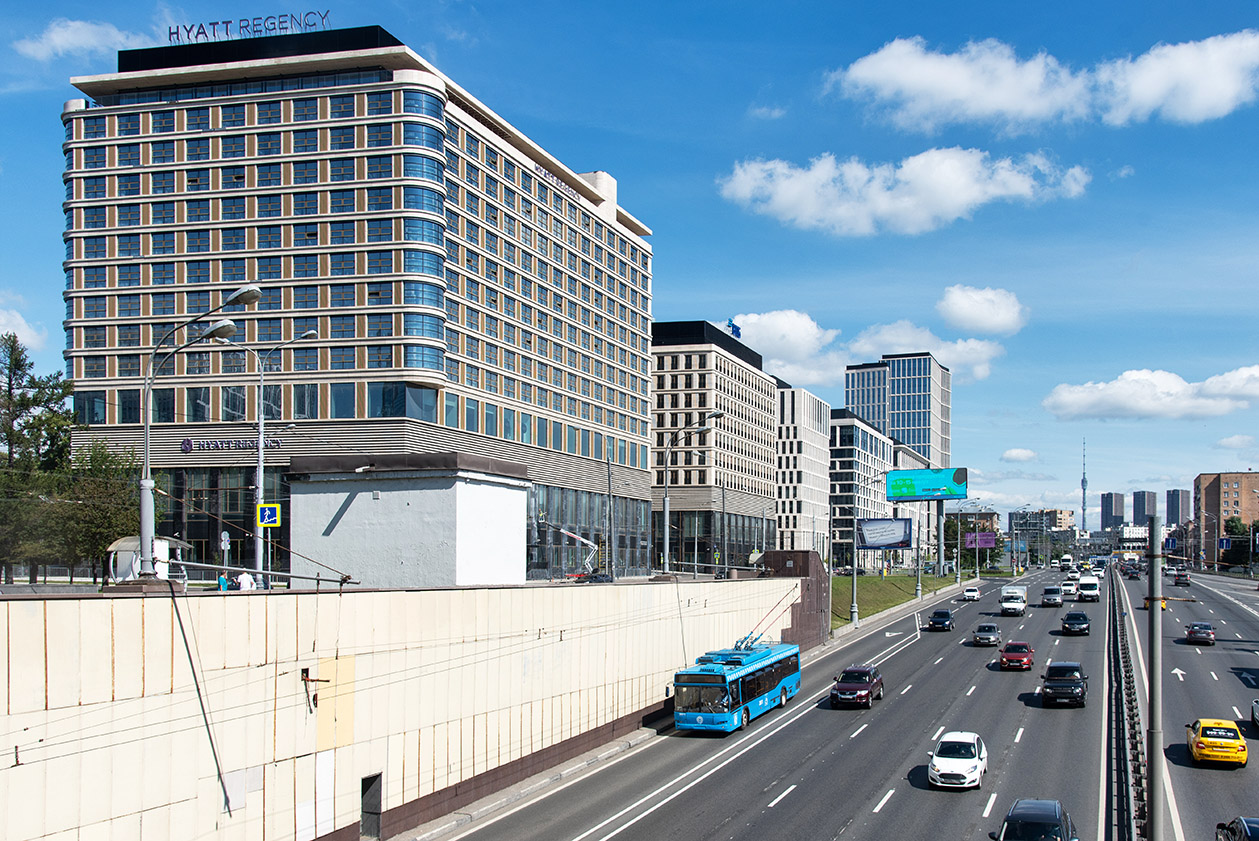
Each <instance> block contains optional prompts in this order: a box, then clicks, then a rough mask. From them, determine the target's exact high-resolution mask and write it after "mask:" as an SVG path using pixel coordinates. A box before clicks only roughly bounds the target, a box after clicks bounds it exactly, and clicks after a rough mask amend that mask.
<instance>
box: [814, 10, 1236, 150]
mask: <svg viewBox="0 0 1259 841" xmlns="http://www.w3.org/2000/svg"><path fill="white" fill-rule="evenodd" d="M825 81H826V86H827V89H838V90H840V91H841V92H842V93H843V94H844V95H845V96H847V97H849V98H852V99H863V100H868V101H872V102H874V103H875V104H876V105H877V106H881V107H882V108H883V109H884V111H885V112H886V114H887V116H888V118H889V119H890V120H891V122H892V123H893V124H894V125H896V126H898V127H900V128H902V129H906V130H911V131H920V132H926V133H933V132H936V131H938V130H939V129H940V128H942V127H944V126H947V125H953V124H960V123H988V124H992V125H996V126H998V127H1000V128H1001V129H1003V130H1004V131H1007V132H1010V133H1015V132H1019V131H1025V130H1030V129H1032V128H1034V127H1036V126H1037V125H1040V124H1044V123H1052V122H1062V123H1067V122H1073V121H1078V120H1083V119H1101V120H1102V121H1103V122H1105V123H1107V124H1109V125H1115V126H1120V125H1125V124H1128V123H1133V122H1142V121H1145V120H1149V119H1151V118H1155V117H1158V118H1162V119H1165V120H1168V121H1171V122H1177V123H1200V122H1205V121H1207V120H1213V119H1218V118H1220V117H1223V116H1226V115H1228V114H1230V113H1232V112H1233V111H1236V110H1237V109H1239V108H1242V107H1244V106H1246V105H1250V104H1251V103H1253V102H1254V101H1255V100H1256V98H1259V31H1256V30H1253V29H1247V30H1243V31H1241V32H1234V33H1229V34H1225V35H1216V36H1213V37H1210V38H1206V39H1203V40H1201V41H1189V42H1185V43H1181V44H1159V45H1156V46H1154V47H1152V48H1151V49H1150V50H1148V51H1147V52H1145V53H1143V54H1142V55H1139V56H1137V57H1136V58H1124V59H1118V60H1113V61H1106V62H1101V63H1099V64H1096V65H1094V66H1093V67H1091V68H1084V69H1081V70H1079V71H1073V70H1071V69H1070V68H1068V67H1066V66H1064V65H1063V64H1062V63H1061V62H1059V61H1058V60H1057V59H1056V58H1054V57H1053V56H1051V55H1048V54H1047V53H1045V52H1043V51H1042V52H1040V53H1038V54H1037V55H1035V56H1033V57H1031V58H1028V59H1020V58H1019V57H1018V56H1016V55H1015V53H1014V50H1013V48H1012V47H1010V46H1009V45H1008V44H1005V43H1002V42H1001V41H997V40H994V39H988V40H985V41H972V42H970V43H968V44H966V45H965V46H963V47H962V48H961V49H960V50H958V51H957V52H954V53H944V52H938V51H934V50H930V49H929V48H928V47H927V45H926V42H925V41H924V40H923V39H922V38H921V37H915V38H898V39H896V40H895V41H892V42H890V43H888V44H886V45H884V46H883V47H882V48H880V49H879V50H877V51H876V52H873V53H871V54H869V55H867V56H863V57H862V58H859V59H857V60H856V61H855V62H853V63H852V64H851V65H850V66H848V67H847V68H843V69H839V70H835V71H833V72H831V73H829V74H828V75H827V76H826V79H825Z"/></svg>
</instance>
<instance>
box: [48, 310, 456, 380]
mask: <svg viewBox="0 0 1259 841" xmlns="http://www.w3.org/2000/svg"><path fill="white" fill-rule="evenodd" d="M291 321H292V323H293V328H294V331H295V332H293V336H294V337H296V336H301V335H303V334H305V333H306V332H308V331H311V330H313V331H314V332H316V333H318V334H319V335H320V336H323V337H325V338H329V339H354V338H358V337H359V331H360V329H361V326H364V325H365V327H366V330H365V331H364V332H363V333H362V336H363V337H366V338H373V339H375V338H389V337H391V336H393V335H394V324H395V317H394V314H393V313H369V314H368V315H366V316H359V315H333V316H325V317H324V318H323V319H322V325H321V323H320V322H321V319H320V318H318V317H299V318H295V319H291ZM284 323H285V319H279V318H259V319H257V320H255V321H254V322H253V325H254V341H256V342H282V341H285V340H286V338H290V337H286V336H285V333H284ZM444 325H445V321H444V319H442V318H441V317H440V316H436V315H426V314H424V313H411V312H408V313H402V335H403V336H409V337H414V338H425V339H437V340H440V339H441V338H442V336H443V332H442V331H443V327H444ZM163 326H164V325H154V327H153V329H152V330H151V335H152V337H153V339H154V340H156V339H157V337H158V335H160V334H161V333H164V332H166V331H167V330H169V329H170V326H173V325H170V326H165V329H164V330H161V333H159V330H158V328H160V327H163ZM238 326H240V327H242V328H244V327H245V326H246V325H244V324H238ZM73 329H74V328H71V329H70V330H69V331H67V332H68V333H69V334H70V335H69V336H68V337H67V338H68V339H70V341H69V342H67V346H68V347H81V348H85V349H103V348H107V347H111V346H112V347H140V346H141V330H140V325H139V324H119V325H116V326H114V327H112V328H108V327H103V326H88V327H81V328H79V329H80V330H81V331H82V333H81V335H82V342H81V344H79V345H75V344H73V338H74V336H73ZM110 330H112V331H113V338H114V342H113V344H112V345H111V344H110V341H109V331H110ZM244 333H245V330H244V329H242V330H241V332H240V333H238V334H237V336H238V339H239V338H241V337H243V335H244ZM240 353H243V351H240ZM272 364H273V365H274V366H278V365H279V359H278V358H277V359H276V360H275V362H274V363H272ZM277 369H278V367H277ZM268 370H271V369H270V368H269V369H268Z"/></svg>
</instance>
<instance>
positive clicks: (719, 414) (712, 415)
mask: <svg viewBox="0 0 1259 841" xmlns="http://www.w3.org/2000/svg"><path fill="white" fill-rule="evenodd" d="M725 416H726V413H725V412H723V411H721V410H720V409H718V410H717V411H715V412H709V413H708V414H707V415H705V416H704V420H706V421H710V420H716V419H717V418H724V417H725ZM1256 493H1259V491H1256Z"/></svg>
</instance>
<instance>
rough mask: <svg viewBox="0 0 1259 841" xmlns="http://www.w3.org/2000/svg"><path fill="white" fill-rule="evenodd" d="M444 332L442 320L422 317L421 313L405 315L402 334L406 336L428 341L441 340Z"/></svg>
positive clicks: (428, 316) (426, 316)
mask: <svg viewBox="0 0 1259 841" xmlns="http://www.w3.org/2000/svg"><path fill="white" fill-rule="evenodd" d="M442 331H443V322H442V320H441V319H440V318H439V317H437V316H435V315H422V314H420V313H410V312H409V313H405V314H403V317H402V334H403V335H404V336H417V337H420V338H426V339H441V338H442Z"/></svg>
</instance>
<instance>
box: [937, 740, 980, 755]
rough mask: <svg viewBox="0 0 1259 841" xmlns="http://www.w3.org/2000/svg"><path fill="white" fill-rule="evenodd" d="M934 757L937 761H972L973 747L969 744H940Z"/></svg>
mask: <svg viewBox="0 0 1259 841" xmlns="http://www.w3.org/2000/svg"><path fill="white" fill-rule="evenodd" d="M935 755H936V758H937V759H974V758H975V746H974V745H972V744H971V743H970V742H941V743H940V744H938V745H936V754H935Z"/></svg>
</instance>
